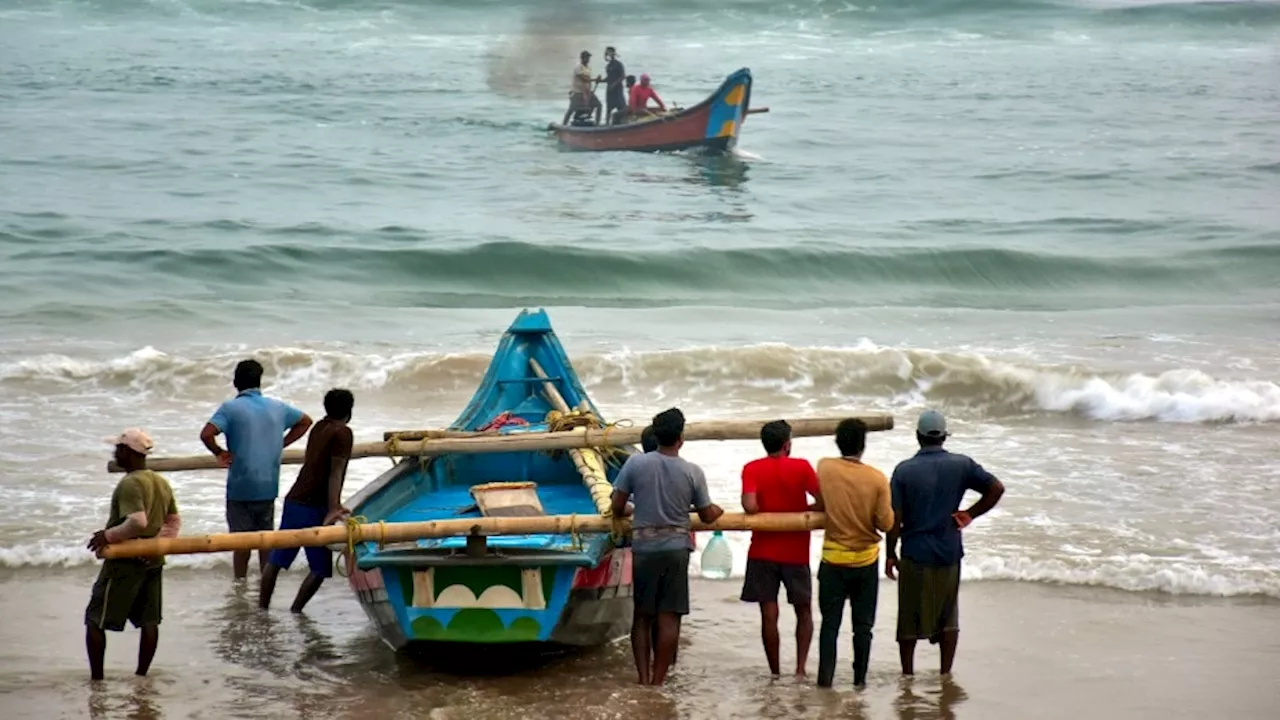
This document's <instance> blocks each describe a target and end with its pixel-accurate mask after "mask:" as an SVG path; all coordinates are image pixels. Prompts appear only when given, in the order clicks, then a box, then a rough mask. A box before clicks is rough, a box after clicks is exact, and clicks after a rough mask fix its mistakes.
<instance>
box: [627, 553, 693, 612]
mask: <svg viewBox="0 0 1280 720" xmlns="http://www.w3.org/2000/svg"><path fill="white" fill-rule="evenodd" d="M631 557H632V564H631V581H632V584H633V588H632V592H633V594H634V596H635V606H636V613H638V614H640V615H657V614H658V613H676V614H677V615H688V614H689V551H688V550H660V551H658V552H633V553H632V556H631Z"/></svg>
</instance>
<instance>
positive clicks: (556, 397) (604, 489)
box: [529, 358, 613, 517]
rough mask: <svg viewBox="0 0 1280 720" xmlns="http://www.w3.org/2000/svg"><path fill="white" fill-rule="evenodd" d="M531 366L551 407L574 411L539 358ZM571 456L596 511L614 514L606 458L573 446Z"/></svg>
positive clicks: (531, 362) (531, 359)
mask: <svg viewBox="0 0 1280 720" xmlns="http://www.w3.org/2000/svg"><path fill="white" fill-rule="evenodd" d="M529 368H530V369H531V370H533V374H534V375H536V376H538V377H539V378H541V379H542V392H543V394H544V395H546V396H547V402H549V403H550V404H551V407H553V408H555V409H556V410H557V411H559V412H561V413H564V414H565V415H568V414H569V413H570V412H572V410H570V409H569V403H568V402H566V401H565V399H564V396H563V395H561V394H560V391H559V390H557V389H556V385H555V383H553V382H551V378H549V377H547V373H546V371H544V370H543V369H542V365H540V364H539V363H538V361H537V360H535V359H533V358H529ZM584 405H585V403H584ZM569 458H570V459H572V460H573V465H574V467H576V468H577V469H578V474H579V475H581V476H582V484H583V485H584V486H586V488H587V492H589V493H591V501H592V502H594V503H595V505H596V512H598V513H600V514H601V515H603V516H604V517H609V516H610V515H613V508H612V507H611V506H610V497H611V496H612V495H613V485H612V484H611V483H610V482H609V475H608V472H607V471H606V470H605V467H604V458H603V457H601V455H600V453H599V452H598V451H597V450H595V449H594V448H585V449H578V448H571V449H570V450H569Z"/></svg>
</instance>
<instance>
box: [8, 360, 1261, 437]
mask: <svg viewBox="0 0 1280 720" xmlns="http://www.w3.org/2000/svg"><path fill="white" fill-rule="evenodd" d="M244 356H245V353H244V352H242V351H235V352H216V353H210V354H208V355H203V356H195V357H188V356H182V355H175V354H169V353H166V352H163V351H160V350H157V349H156V348H153V347H144V348H141V349H139V350H136V351H134V352H132V353H129V354H127V355H124V356H121V357H116V358H109V359H101V360H93V359H86V358H79V357H71V356H67V355H56V354H46V355H39V356H34V357H28V358H20V359H13V360H9V361H7V362H3V363H0V389H3V390H4V391H5V393H6V394H8V393H10V392H21V390H22V387H23V386H24V385H30V386H35V387H31V388H30V389H37V388H38V389H47V387H48V386H49V385H50V384H52V385H55V386H60V387H61V388H64V389H65V390H67V391H74V389H75V388H79V389H95V390H99V389H112V388H126V387H127V388H130V389H132V390H135V391H139V392H143V393H152V394H159V395H163V396H166V397H175V396H182V395H184V394H186V395H190V396H192V397H193V399H200V400H202V401H203V400H204V399H205V398H206V397H207V396H209V395H211V394H215V393H217V394H221V393H224V392H225V389H226V385H227V378H228V377H229V374H230V371H231V368H232V367H233V366H234V364H235V362H236V361H238V360H239V359H241V358H243V357H244ZM253 356H254V357H256V358H258V359H260V360H261V361H263V363H264V365H266V366H267V370H268V379H269V381H270V382H271V385H272V387H273V389H275V390H276V391H277V392H281V393H284V394H289V393H291V392H295V391H296V392H304V391H305V392H313V391H315V390H318V389H320V388H323V387H326V386H330V385H333V384H341V385H346V386H348V387H352V388H353V389H357V390H366V391H379V390H383V389H391V388H394V389H395V390H396V391H397V393H405V392H408V393H415V392H416V393H418V394H421V395H430V396H433V397H438V395H439V393H440V392H442V391H445V392H449V391H452V392H462V393H467V392H470V390H472V389H473V388H474V387H475V384H476V382H477V380H478V378H479V377H480V376H481V375H482V374H483V371H484V368H485V366H486V365H487V363H488V360H489V356H488V355H487V354H480V353H433V352H411V351H409V352H390V353H387V352H382V353H368V352H359V351H357V350H352V349H346V348H338V349H315V348H307V347H276V348H266V349H262V350H257V351H254V352H253ZM574 362H575V367H576V368H577V369H578V371H579V373H580V375H581V376H582V378H583V381H584V383H586V385H587V387H588V390H589V391H591V392H592V393H593V395H596V396H598V397H597V400H598V401H604V402H608V401H610V400H613V399H615V398H619V397H622V398H636V399H642V398H653V399H663V398H670V397H677V398H681V399H682V401H684V402H686V403H690V404H692V405H697V404H699V401H700V400H701V399H703V398H705V399H706V400H707V402H708V403H710V402H711V401H712V400H714V404H715V406H717V407H725V406H726V405H727V406H732V405H734V404H735V403H742V402H751V403H753V404H756V405H766V406H767V405H769V404H771V403H773V404H778V405H785V406H794V405H795V403H796V402H797V401H801V402H805V401H810V402H813V403H817V405H818V406H819V407H838V406H840V405H841V404H842V403H864V404H865V400H867V399H874V400H877V401H880V402H882V403H887V404H893V405H903V404H907V405H921V404H935V405H936V404H941V405H944V406H946V407H947V408H949V409H951V410H952V411H959V412H963V411H964V410H965V409H966V408H968V409H972V410H977V411H981V412H984V413H994V414H1023V413H1027V412H1046V413H1070V414H1074V415H1078V416H1081V417H1085V418H1089V419H1093V420H1103V421H1137V420H1155V421H1161V422H1179V423H1196V422H1276V421H1280V384H1277V382H1276V381H1275V380H1273V379H1268V378H1263V377H1253V378H1249V377H1244V378H1230V379H1228V378H1222V377H1215V376H1213V375H1210V374H1208V373H1206V372H1204V371H1203V370H1200V369H1191V368H1175V369H1167V370H1158V371H1151V372H1137V373H1134V372H1127V373H1118V372H1111V371H1107V370H1105V369H1095V368H1090V367H1082V366H1060V365H1050V364H1042V363H1037V362H1035V361H1034V360H1033V359H1031V358H1027V357H1014V358H1012V359H1005V358H1003V357H997V356H993V355H990V354H984V353H981V352H942V351H936V350H927V349H916V348H890V347H882V346H878V345H875V344H873V343H870V342H869V341H865V340H864V341H863V342H861V343H860V344H858V345H856V346H854V347H847V348H821V347H818V348H815V347H810V348H796V347H790V346H786V345H779V344H762V345H753V346H747V347H733V348H721V347H714V346H707V347H692V348H684V349H680V350H670V351H643V352H639V351H627V350H623V351H615V352H610V353H605V354H588V355H582V356H578V357H576V358H574ZM1241 367H1247V366H1241ZM1236 372H1239V371H1236Z"/></svg>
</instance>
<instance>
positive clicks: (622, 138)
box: [547, 68, 768, 152]
mask: <svg viewBox="0 0 1280 720" xmlns="http://www.w3.org/2000/svg"><path fill="white" fill-rule="evenodd" d="M767 111H768V108H759V109H756V110H752V109H751V71H750V70H749V69H747V68H742V69H740V70H737V71H736V72H734V73H733V74H731V75H729V77H727V78H725V81H724V82H723V83H721V85H720V87H719V88H718V89H717V90H716V91H715V92H714V93H712V94H711V96H710V97H708V98H707V99H706V100H703V101H702V102H700V103H698V104H697V105H694V106H693V107H690V108H686V109H683V110H674V111H671V112H667V113H662V114H655V115H651V116H646V117H640V118H636V119H633V120H631V121H629V122H625V123H623V124H620V125H594V124H586V125H579V124H576V123H571V124H569V125H561V124H559V123H552V124H551V125H550V126H549V127H548V128H547V129H548V131H550V132H552V133H554V134H555V135H556V137H557V138H558V139H559V141H560V145H561V146H563V147H565V148H568V149H572V150H594V151H602V150H633V151H639V152H660V151H676V150H690V149H695V148H697V149H703V150H705V151H708V152H724V151H726V150H731V149H732V148H733V147H734V146H735V145H736V144H737V142H738V137H739V135H740V134H741V133H742V123H743V121H744V120H745V119H746V117H747V115H750V114H753V113H756V112H767Z"/></svg>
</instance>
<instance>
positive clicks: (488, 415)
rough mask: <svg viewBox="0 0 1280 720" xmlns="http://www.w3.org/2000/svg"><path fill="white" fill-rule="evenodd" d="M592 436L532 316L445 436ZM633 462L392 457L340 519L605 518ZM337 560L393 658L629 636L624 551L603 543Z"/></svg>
mask: <svg viewBox="0 0 1280 720" xmlns="http://www.w3.org/2000/svg"><path fill="white" fill-rule="evenodd" d="M602 425H603V423H602V421H601V420H600V418H599V413H598V411H597V410H596V407H595V405H594V404H592V402H591V400H590V399H589V398H588V397H587V395H586V392H585V391H584V390H583V388H582V384H581V383H580V382H579V380H578V377H577V375H576V373H575V372H574V370H573V367H572V366H571V365H570V363H569V359H568V357H567V356H566V354H565V351H564V348H563V347H562V346H561V344H560V341H559V340H558V339H557V338H556V335H555V332H554V331H553V330H552V328H551V323H550V320H549V318H548V317H547V315H546V313H545V312H544V311H542V310H538V311H536V312H530V311H527V310H526V311H522V312H521V313H520V315H519V316H518V317H517V318H516V320H515V322H513V323H512V324H511V326H510V327H509V328H508V329H507V331H506V333H505V334H504V335H503V336H502V339H501V341H500V342H499V343H498V347H497V350H496V352H495V353H494V356H493V359H492V361H491V362H490V364H489V368H488V370H487V372H486V373H485V375H484V378H483V380H481V382H480V386H479V388H478V389H477V390H476V392H475V395H474V396H473V397H472V399H471V402H470V404H468V405H467V407H466V408H465V409H464V410H463V411H462V413H461V415H459V416H458V418H457V420H455V421H454V422H453V424H452V425H451V426H450V427H449V428H448V429H447V432H483V431H487V432H491V433H493V434H495V435H497V436H506V435H516V434H520V433H545V432H548V431H555V430H562V429H566V428H571V427H575V426H577V427H581V426H588V427H601V426H602ZM411 435H412V433H404V434H399V435H397V434H395V433H388V438H389V442H394V441H395V439H396V438H397V437H403V438H406V439H412V438H411V437H410V436H411ZM419 439H420V438H419ZM634 451H635V448H634V447H631V446H626V447H621V448H584V449H580V450H579V449H573V450H568V451H550V452H547V451H522V452H492V453H471V454H444V455H436V456H431V457H424V458H419V457H406V458H404V459H402V460H401V461H400V462H398V463H397V464H396V465H395V466H394V467H393V468H392V469H391V470H389V471H388V472H386V473H385V474H383V475H382V476H380V477H378V478H377V479H375V480H374V481H373V482H371V483H370V484H369V485H368V486H366V487H365V488H364V489H362V490H361V491H360V492H359V493H358V494H357V495H356V496H355V497H353V498H351V500H350V501H349V502H348V503H347V507H349V508H351V511H352V513H353V515H355V516H362V517H363V518H364V520H365V522H367V523H378V522H386V523H394V522H421V521H431V520H446V519H450V520H456V519H460V518H481V517H498V518H501V517H527V516H536V515H573V514H581V515H597V514H600V515H607V514H609V513H608V507H609V499H610V494H611V492H612V480H613V478H614V477H615V476H616V474H617V467H619V466H620V464H621V461H622V460H623V459H625V457H626V456H627V455H628V454H630V453H632V452H634ZM344 555H345V557H344V561H345V563H346V565H347V571H348V581H349V583H350V585H351V588H352V589H353V590H354V591H355V593H356V596H357V597H358V599H359V601H360V604H361V605H362V606H363V607H364V609H365V612H366V613H367V614H368V616H369V617H370V619H372V621H373V622H374V623H375V624H376V625H377V628H378V631H379V634H380V635H381V637H382V639H383V640H384V641H385V642H386V643H387V644H388V645H390V646H391V647H392V648H394V649H397V650H399V649H403V648H405V647H406V646H408V645H412V644H416V643H469V644H480V645H490V644H493V645H497V644H512V643H542V644H547V645H549V646H570V647H571V646H593V645H600V644H603V643H606V642H609V641H611V640H615V639H617V638H620V637H622V636H623V635H624V634H626V633H627V632H628V631H629V629H630V625H631V615H632V602H631V551H630V549H629V548H625V547H623V548H620V547H618V546H617V545H616V544H615V542H614V540H613V538H612V536H611V535H610V533H608V532H590V533H586V532H584V533H576V532H569V533H563V534H534V535H498V536H487V537H486V536H482V535H478V534H473V535H469V536H465V537H444V538H432V539H422V540H417V541H413V542H402V543H392V544H387V545H385V546H384V545H380V544H379V543H378V542H377V541H376V540H369V541H362V542H358V543H352V544H351V546H350V547H349V548H344Z"/></svg>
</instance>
